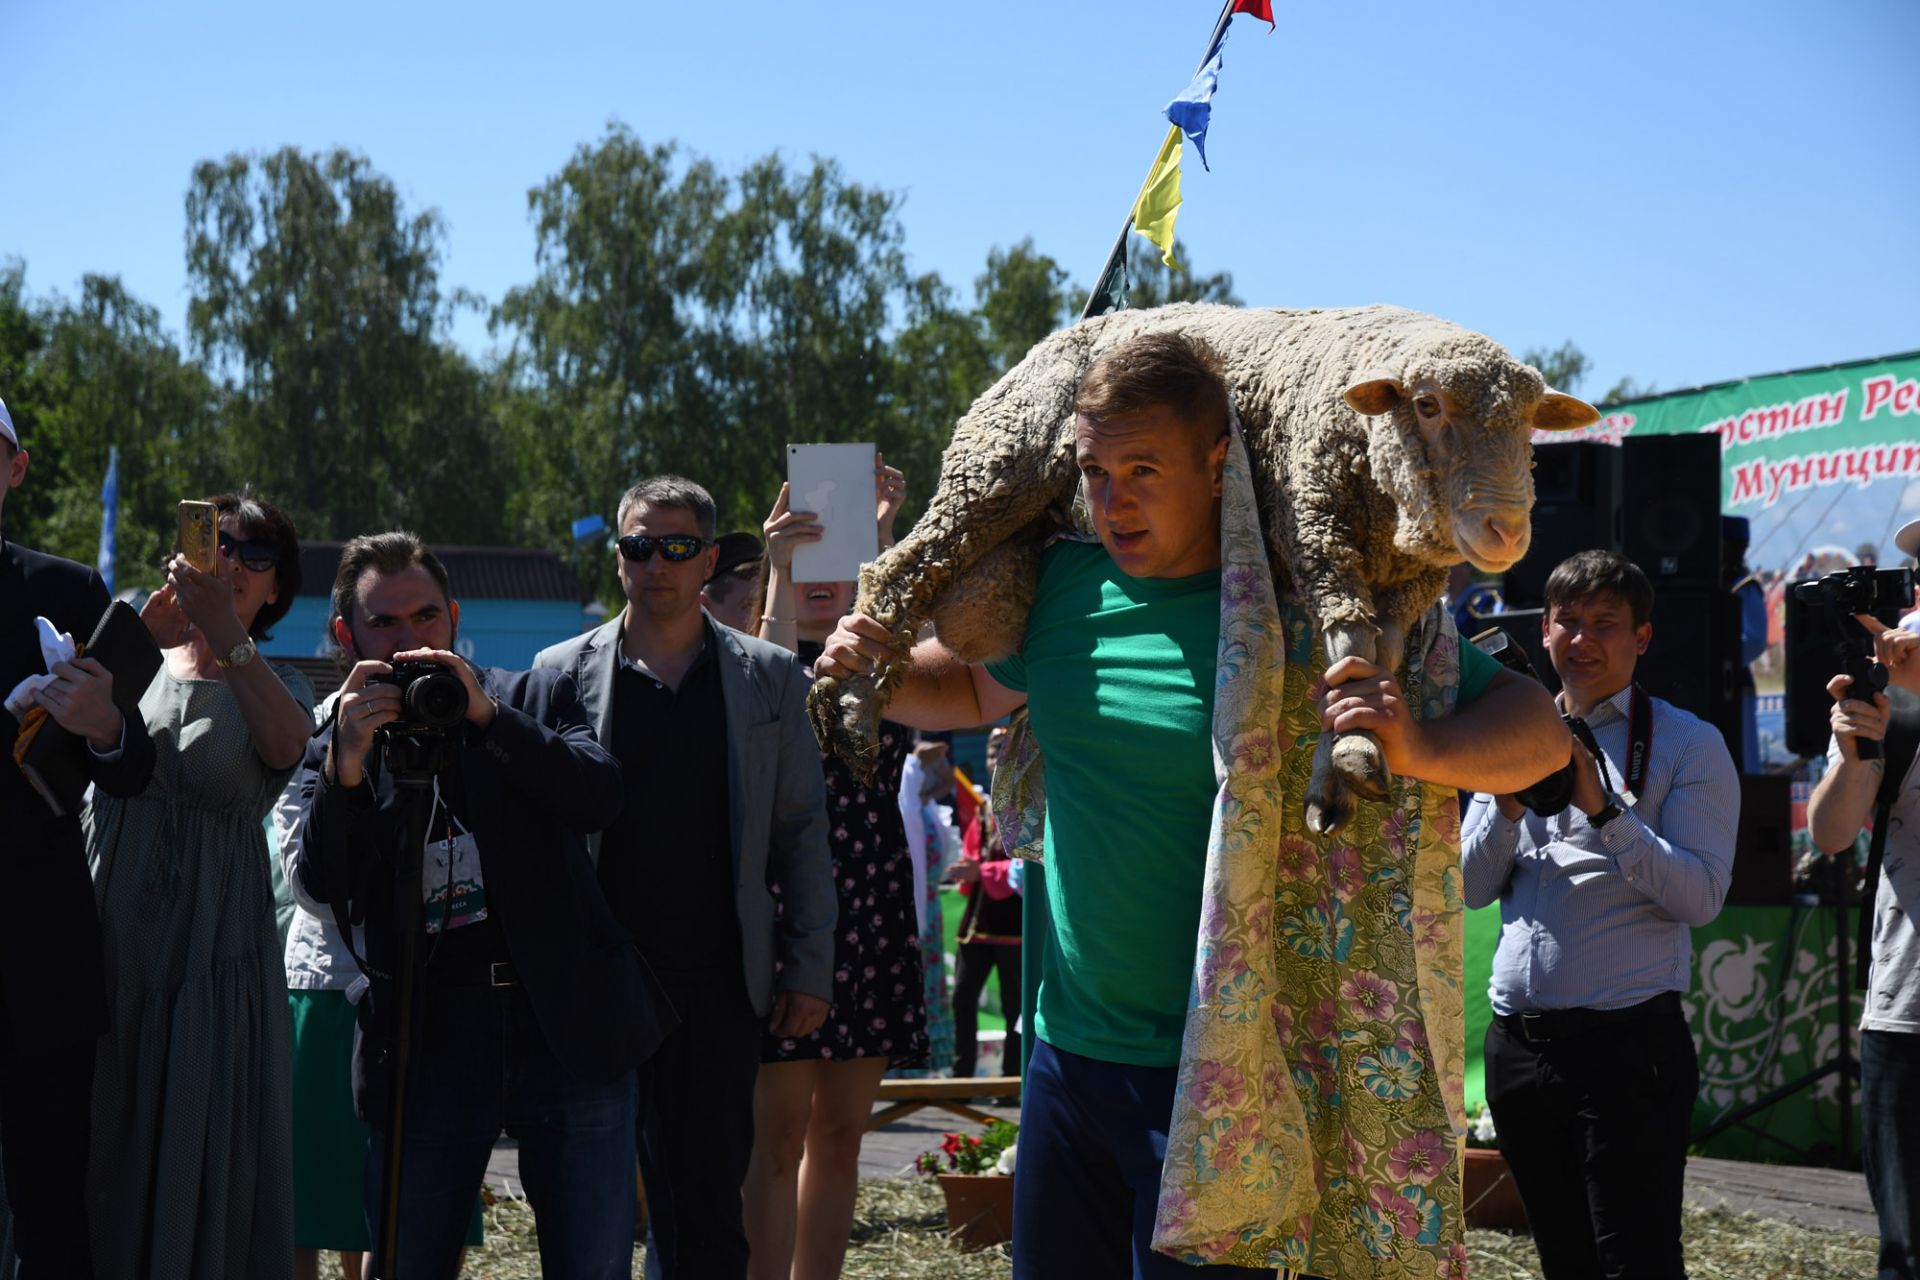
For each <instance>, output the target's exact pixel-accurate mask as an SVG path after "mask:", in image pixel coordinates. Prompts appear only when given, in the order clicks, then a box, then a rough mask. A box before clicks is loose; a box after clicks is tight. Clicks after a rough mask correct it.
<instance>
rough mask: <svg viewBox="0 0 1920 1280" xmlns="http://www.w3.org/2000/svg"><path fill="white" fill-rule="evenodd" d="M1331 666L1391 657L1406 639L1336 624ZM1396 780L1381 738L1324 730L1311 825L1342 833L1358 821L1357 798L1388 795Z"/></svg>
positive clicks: (1311, 789)
mask: <svg viewBox="0 0 1920 1280" xmlns="http://www.w3.org/2000/svg"><path fill="white" fill-rule="evenodd" d="M1323 640H1324V644H1325V647H1326V653H1327V665H1328V666H1329V667H1331V666H1332V665H1333V664H1334V663H1336V662H1339V661H1340V660H1341V659H1342V658H1346V657H1358V658H1364V659H1365V660H1367V661H1368V662H1374V661H1377V658H1376V655H1377V654H1380V655H1386V657H1387V661H1389V662H1391V661H1392V660H1393V658H1394V657H1395V656H1396V655H1397V653H1398V649H1399V645H1400V643H1401V633H1400V629H1399V628H1398V627H1395V626H1392V625H1391V624H1389V626H1388V627H1387V628H1386V629H1385V630H1384V631H1382V632H1379V633H1376V632H1375V631H1374V629H1373V628H1371V627H1367V626H1361V625H1356V624H1350V623H1348V624H1335V625H1334V626H1331V627H1328V628H1327V629H1326V632H1325V633H1324V637H1323ZM1392 781H1393V774H1392V771H1391V770H1389V769H1388V768H1387V758H1386V754H1385V752H1383V751H1382V750H1381V748H1380V740H1379V739H1378V738H1376V737H1375V736H1374V735H1373V734H1372V733H1370V732H1368V731H1367V730H1365V729H1353V730H1348V731H1346V732H1344V733H1322V734H1321V735H1320V742H1319V746H1318V747H1317V748H1316V750H1315V751H1314V756H1313V774H1312V776H1311V777H1310V778H1309V779H1308V782H1307V825H1308V826H1309V827H1311V828H1312V829H1313V830H1314V831H1316V832H1318V833H1319V834H1320V835H1323V836H1331V835H1337V834H1339V833H1340V831H1342V830H1343V829H1344V828H1345V827H1346V825H1347V823H1349V822H1351V821H1352V820H1353V809H1354V797H1355V796H1356V795H1357V796H1359V797H1361V798H1363V799H1367V800H1383V799H1385V798H1386V795H1387V788H1388V786H1389V785H1390V784H1391V783H1392Z"/></svg>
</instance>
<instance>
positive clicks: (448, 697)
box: [367, 658, 467, 735]
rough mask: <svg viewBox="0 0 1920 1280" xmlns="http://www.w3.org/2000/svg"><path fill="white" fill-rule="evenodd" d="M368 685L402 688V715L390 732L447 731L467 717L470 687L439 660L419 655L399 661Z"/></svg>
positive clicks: (414, 733)
mask: <svg viewBox="0 0 1920 1280" xmlns="http://www.w3.org/2000/svg"><path fill="white" fill-rule="evenodd" d="M367 683H368V684H390V685H395V686H398V688H399V690H400V718H399V719H398V720H395V721H393V722H392V723H390V724H388V725H387V727H386V728H385V729H383V730H382V732H383V733H387V734H410V735H420V734H443V733H446V732H447V731H448V730H449V729H453V728H455V727H457V726H458V725H459V723H460V722H461V721H462V720H464V719H466V716H467V686H466V685H465V684H462V683H461V681H460V677H459V676H457V675H455V674H454V673H453V672H451V671H449V670H447V669H446V668H445V667H443V666H441V665H440V664H439V663H437V662H429V661H427V660H426V659H424V658H415V659H413V660H412V661H410V662H396V663H394V664H393V670H392V672H390V673H389V674H387V675H382V676H372V677H370V678H369V679H368V680H367Z"/></svg>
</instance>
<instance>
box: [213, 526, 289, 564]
mask: <svg viewBox="0 0 1920 1280" xmlns="http://www.w3.org/2000/svg"><path fill="white" fill-rule="evenodd" d="M220 550H221V551H223V552H225V553H226V554H228V555H230V556H232V557H233V558H234V559H236V560H238V561H239V562H240V563H241V564H243V565H245V566H247V568H249V569H251V570H253V571H254V572H255V573H268V572H271V571H272V569H273V567H274V566H275V565H277V564H279V563H280V548H278V547H276V546H274V545H273V544H272V543H271V542H242V541H241V540H240V539H238V538H236V537H234V536H233V535H232V534H230V533H223V534H221V535H220Z"/></svg>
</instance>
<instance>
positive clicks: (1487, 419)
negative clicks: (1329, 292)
mask: <svg viewBox="0 0 1920 1280" xmlns="http://www.w3.org/2000/svg"><path fill="white" fill-rule="evenodd" d="M1410 363H1411V362H1410ZM1345 399H1346V402H1347V404H1348V405H1350V406H1352V408H1353V409H1355V410H1356V411H1357V412H1359V413H1362V414H1365V415H1368V416H1370V417H1380V416H1382V415H1390V421H1391V424H1392V429H1390V430H1389V432H1388V433H1387V440H1388V441H1390V443H1391V446H1392V447H1393V448H1394V449H1397V450H1403V451H1404V450H1418V451H1419V453H1420V455H1421V456H1424V459H1425V462H1426V465H1425V466H1424V467H1417V468H1396V469H1394V470H1395V471H1397V472H1398V474H1399V475H1401V476H1403V477H1405V476H1408V475H1409V473H1411V474H1412V475H1415V476H1417V477H1418V479H1417V481H1415V484H1416V485H1417V486H1418V487H1422V488H1425V489H1427V490H1428V491H1427V492H1417V493H1395V494H1394V497H1395V500H1396V501H1397V502H1398V503H1399V504H1400V509H1401V511H1402V512H1405V513H1412V514H1414V515H1415V517H1416V518H1417V519H1418V521H1419V523H1420V525H1421V526H1422V528H1421V534H1422V537H1421V541H1422V542H1423V543H1424V544H1426V545H1425V546H1424V548H1423V549H1424V550H1426V551H1427V552H1429V553H1430V554H1433V555H1434V556H1435V557H1436V558H1438V559H1443V560H1444V559H1450V558H1451V557H1452V556H1453V555H1455V554H1458V555H1459V556H1460V557H1463V558H1464V559H1466V560H1467V561H1469V562H1470V563H1471V564H1472V565H1473V566H1474V567H1475V568H1476V569H1479V570H1481V571H1483V572H1486V573H1503V572H1505V571H1506V570H1507V569H1509V568H1511V567H1512V566H1513V565H1514V564H1515V563H1516V562H1517V561H1519V559H1520V558H1521V557H1522V556H1524V555H1525V554H1526V553H1527V544H1528V542H1529V541H1530V539H1531V537H1532V522H1531V518H1530V517H1531V513H1532V510H1533V475H1532V471H1533V445H1532V433H1533V432H1534V431H1535V430H1546V431H1557V430H1566V429H1569V428H1573V427H1580V426H1585V425H1586V424H1588V423H1590V422H1593V421H1595V420H1596V419H1597V418H1598V417H1599V416H1600V415H1599V414H1598V413H1597V412H1596V411H1595V410H1594V409H1593V407H1592V406H1591V405H1588V404H1586V403H1585V402H1584V401H1581V400H1577V399H1575V398H1574V397H1572V396H1568V395H1562V394H1561V393H1559V392H1557V391H1549V390H1548V389H1547V388H1546V385H1545V383H1544V382H1543V381H1542V380H1541V377H1540V375H1539V373H1538V372H1537V371H1535V370H1534V369H1532V368H1530V367H1529V366H1527V365H1524V364H1520V363H1519V362H1517V361H1515V360H1513V359H1511V358H1509V357H1507V356H1506V355H1505V354H1504V353H1502V354H1501V356H1500V358H1499V359H1498V360H1497V361H1489V360H1488V359H1487V358H1486V356H1485V354H1484V353H1478V352H1476V353H1472V354H1471V355H1469V356H1467V357H1465V358H1460V357H1456V358H1454V359H1427V360H1422V361H1419V362H1418V368H1417V370H1409V371H1406V372H1403V373H1402V374H1401V375H1400V376H1393V375H1390V374H1383V373H1373V374H1368V375H1366V376H1364V377H1362V378H1361V379H1359V380H1358V381H1356V382H1354V383H1353V384H1352V385H1351V386H1349V387H1348V388H1347V390H1346V395H1345ZM1382 425H1385V424H1382ZM1375 439H1376V440H1379V439H1380V436H1379V428H1378V427H1376V428H1375Z"/></svg>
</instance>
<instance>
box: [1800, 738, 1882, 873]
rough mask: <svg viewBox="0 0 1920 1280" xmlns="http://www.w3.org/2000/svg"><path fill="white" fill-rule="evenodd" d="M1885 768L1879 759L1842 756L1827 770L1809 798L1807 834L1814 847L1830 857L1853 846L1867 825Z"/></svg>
mask: <svg viewBox="0 0 1920 1280" xmlns="http://www.w3.org/2000/svg"><path fill="white" fill-rule="evenodd" d="M1884 768H1885V763H1884V762H1883V761H1879V760H1844V759H1843V760H1842V761H1841V762H1840V763H1839V764H1837V765H1835V766H1834V767H1833V768H1831V769H1829V770H1827V772H1826V776H1825V777H1823V778H1821V779H1820V783H1819V785H1818V786H1816V787H1814V789H1813V795H1812V797H1811V798H1809V799H1808V801H1807V835H1808V837H1809V838H1810V839H1811V840H1812V841H1813V847H1814V848H1816V849H1818V850H1819V851H1820V852H1822V853H1824V854H1827V855H1829V856H1831V855H1833V854H1836V853H1844V852H1845V851H1846V850H1848V849H1851V848H1852V847H1853V841H1854V838H1855V837H1856V836H1858V835H1859V834H1860V829H1861V828H1862V827H1864V826H1866V824H1867V814H1868V812H1869V811H1871V810H1872V808H1873V798H1874V795H1875V793H1876V792H1878V791H1879V790H1880V779H1881V777H1882V771H1883V770H1884Z"/></svg>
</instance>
